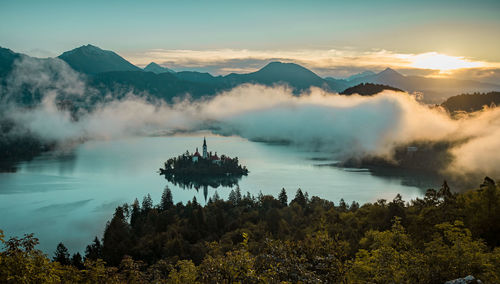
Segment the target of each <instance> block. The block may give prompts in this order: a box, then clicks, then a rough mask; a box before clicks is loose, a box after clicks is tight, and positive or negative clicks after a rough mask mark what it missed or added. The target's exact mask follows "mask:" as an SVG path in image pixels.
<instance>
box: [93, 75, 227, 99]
mask: <svg viewBox="0 0 500 284" xmlns="http://www.w3.org/2000/svg"><path fill="white" fill-rule="evenodd" d="M89 84H90V85H91V86H93V87H94V88H96V89H98V90H99V91H100V92H101V94H102V95H105V94H113V96H114V98H122V97H123V96H125V95H127V94H128V93H129V92H130V91H134V93H136V94H140V95H141V94H143V95H151V96H153V97H155V98H159V99H162V100H165V101H167V102H172V101H173V100H174V99H175V98H181V97H184V96H186V95H189V96H191V97H192V98H194V99H199V98H201V97H203V96H212V95H214V94H216V93H217V92H219V91H223V90H225V89H229V87H227V85H225V84H222V83H218V82H212V81H208V82H201V81H198V82H194V81H188V80H184V79H182V76H178V73H177V74H172V73H168V72H166V73H161V74H155V73H153V72H143V71H113V72H103V73H99V74H95V75H93V76H91V77H89Z"/></svg>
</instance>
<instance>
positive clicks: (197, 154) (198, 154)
mask: <svg viewBox="0 0 500 284" xmlns="http://www.w3.org/2000/svg"><path fill="white" fill-rule="evenodd" d="M193 156H195V157H201V155H200V153H198V151H196V153H194V155H193Z"/></svg>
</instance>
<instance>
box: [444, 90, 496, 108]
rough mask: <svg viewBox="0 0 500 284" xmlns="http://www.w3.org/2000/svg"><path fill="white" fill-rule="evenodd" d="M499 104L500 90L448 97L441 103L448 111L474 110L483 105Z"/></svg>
mask: <svg viewBox="0 0 500 284" xmlns="http://www.w3.org/2000/svg"><path fill="white" fill-rule="evenodd" d="M498 105H500V92H489V93H483V94H480V93H474V94H462V95H458V96H453V97H451V98H448V99H447V100H446V101H445V102H444V103H442V104H441V106H443V107H444V108H446V109H447V110H448V111H449V112H455V111H466V112H474V111H478V110H481V109H482V108H483V106H488V107H490V106H498Z"/></svg>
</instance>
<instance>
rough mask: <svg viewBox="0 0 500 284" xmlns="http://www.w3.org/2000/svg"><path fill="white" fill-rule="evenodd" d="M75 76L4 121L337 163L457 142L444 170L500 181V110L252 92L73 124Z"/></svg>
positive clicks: (128, 107)
mask: <svg viewBox="0 0 500 284" xmlns="http://www.w3.org/2000/svg"><path fill="white" fill-rule="evenodd" d="M27 64H28V65H29V64H32V63H31V62H29V63H27ZM50 67H54V66H52V65H51V66H50ZM19 68H24V67H22V66H20V67H19ZM64 68H66V67H62V70H64ZM35 69H36V68H35ZM30 70H31V69H30ZM18 74H23V73H18ZM70 75H71V74H66V76H60V77H53V76H51V75H45V76H41V77H42V78H45V77H46V78H51V79H50V80H54V81H53V82H51V83H50V84H49V85H50V86H52V87H50V88H47V84H46V83H45V79H44V80H41V82H42V83H40V82H39V80H38V79H37V80H35V81H34V82H33V85H34V86H31V87H33V88H35V89H36V88H38V89H37V90H38V91H39V92H40V93H41V95H42V100H41V103H40V104H38V105H37V106H35V107H32V108H31V109H29V110H27V109H25V108H20V107H14V106H11V107H10V109H9V111H8V112H7V113H6V115H7V116H9V117H10V118H12V119H13V120H14V121H16V122H17V123H18V124H19V125H22V126H24V127H26V128H28V129H29V130H30V131H31V132H32V133H34V134H36V135H38V136H39V137H41V138H42V139H48V140H51V139H53V140H58V141H66V140H81V139H115V138H116V139H118V138H121V137H126V136H137V135H149V134H153V133H162V132H172V131H175V130H185V131H196V130H200V129H214V131H215V132H216V133H219V134H223V135H239V136H241V137H244V138H247V139H255V140H268V141H273V140H277V141H283V140H286V141H289V142H290V143H291V144H294V145H296V146H299V147H304V148H310V149H318V150H322V151H327V152H330V153H331V154H332V156H336V157H339V158H343V157H344V158H345V157H363V156H365V155H378V156H385V157H390V156H391V154H392V152H393V151H394V148H395V147H396V146H398V145H404V144H407V143H412V142H413V141H434V142H439V141H448V142H457V143H456V145H458V146H453V148H452V149H451V153H452V154H453V155H454V157H455V158H454V161H453V163H452V164H451V165H450V167H449V168H448V169H445V170H447V171H448V172H453V173H456V174H464V175H467V174H470V173H480V174H485V175H486V174H487V175H492V176H498V175H500V172H499V169H498V165H499V164H500V159H498V158H496V157H495V155H492V153H495V150H496V149H500V139H499V138H500V137H499V133H500V108H494V109H486V110H484V111H481V112H478V113H474V114H472V115H468V116H464V117H462V118H459V119H452V118H450V117H449V115H448V114H447V113H446V112H445V111H444V110H442V109H441V108H436V107H429V106H427V105H423V104H421V103H419V102H418V101H417V100H416V99H415V98H414V97H413V96H411V95H409V94H407V93H401V92H391V91H384V92H382V93H380V94H378V95H375V96H358V95H353V96H342V95H338V94H334V93H328V92H325V91H324V90H321V89H318V88H311V89H310V90H309V91H307V92H304V93H302V94H301V95H300V96H295V95H294V94H293V92H292V91H291V90H290V89H289V88H287V87H286V86H273V87H267V86H261V85H251V84H246V85H241V86H238V87H236V88H234V89H232V90H229V91H225V92H222V93H220V94H218V95H216V96H214V97H211V98H209V99H205V100H201V101H191V100H189V99H185V100H183V101H179V102H176V103H173V104H167V103H165V102H162V101H156V102H154V103H152V102H151V100H148V99H146V98H144V97H139V96H136V95H134V94H133V93H129V94H128V95H127V96H125V97H123V98H122V99H117V100H111V101H107V102H103V103H100V104H97V105H95V106H94V107H93V108H92V109H91V110H90V111H84V112H80V113H79V115H78V119H76V120H75V119H74V118H73V117H72V116H71V115H70V114H69V113H68V112H67V111H65V110H61V109H60V108H58V107H57V106H56V102H57V95H58V93H59V91H61V90H62V91H65V92H68V91H71V92H73V93H75V94H76V95H80V96H86V94H85V90H86V87H85V85H84V83H83V82H82V81H81V80H79V79H78V78H79V77H78V76H76V75H75V74H73V75H75V76H76V77H74V76H70ZM22 76H24V75H22ZM58 80H61V81H62V82H57V81H58ZM28 81H29V80H28ZM13 82H16V81H15V80H14V81H13ZM71 82H73V83H74V84H75V86H71ZM82 84H83V85H82ZM9 88H11V89H10V90H14V89H12V87H9ZM58 88H61V90H59V89H58ZM81 92H83V93H81ZM117 97H122V96H121V95H120V96H117ZM464 141H465V142H464ZM454 145H455V144H454Z"/></svg>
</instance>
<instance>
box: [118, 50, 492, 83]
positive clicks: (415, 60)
mask: <svg viewBox="0 0 500 284" xmlns="http://www.w3.org/2000/svg"><path fill="white" fill-rule="evenodd" d="M125 56H126V57H127V58H128V59H129V60H131V61H132V62H133V63H135V64H137V65H139V66H145V65H146V64H148V63H149V62H151V61H154V62H157V63H160V64H163V65H165V66H167V67H169V68H173V69H175V70H192V69H196V70H203V71H206V72H211V73H214V74H220V75H224V74H228V73H231V72H252V71H256V70H258V69H259V68H261V67H262V66H263V65H265V64H266V63H268V62H270V61H285V62H295V63H299V64H302V65H304V66H306V67H308V68H311V69H312V70H314V71H315V72H317V73H318V74H319V75H321V76H334V77H340V78H343V77H348V76H350V75H352V74H354V73H356V72H360V71H363V70H367V69H369V70H382V69H385V68H386V67H391V68H395V69H415V70H437V71H441V76H443V75H448V76H452V75H453V74H454V71H456V70H468V69H481V70H490V69H496V68H500V63H498V62H486V61H481V60H475V59H472V58H467V57H463V56H450V55H446V54H442V53H437V52H426V53H419V54H412V53H397V52H392V51H388V50H372V51H358V50H349V49H346V50H338V49H326V50H310V49H308V50H248V49H241V50H237V49H214V50H167V49H153V50H149V51H147V52H145V53H129V54H125ZM469 79H472V78H469Z"/></svg>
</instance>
